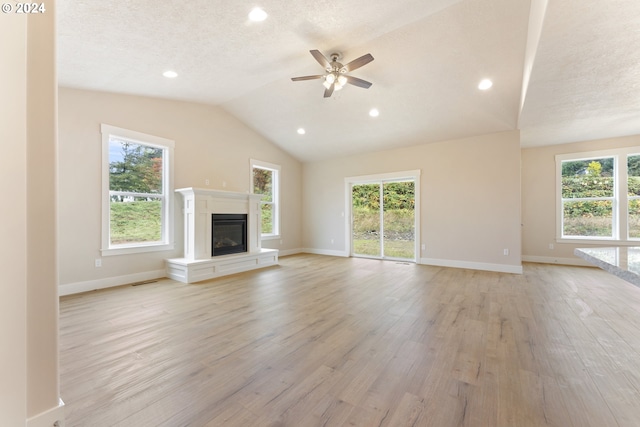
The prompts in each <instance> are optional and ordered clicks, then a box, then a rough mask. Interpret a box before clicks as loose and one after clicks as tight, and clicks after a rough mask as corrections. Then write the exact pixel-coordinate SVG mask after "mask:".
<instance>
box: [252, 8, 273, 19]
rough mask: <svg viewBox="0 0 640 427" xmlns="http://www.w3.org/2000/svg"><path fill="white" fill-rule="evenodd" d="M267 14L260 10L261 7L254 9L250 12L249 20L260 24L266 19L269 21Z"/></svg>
mask: <svg viewBox="0 0 640 427" xmlns="http://www.w3.org/2000/svg"><path fill="white" fill-rule="evenodd" d="M267 16H269V15H267V12H265V11H264V10H262V9H260V8H259V7H254V8H253V9H252V10H251V12H249V20H251V21H253V22H260V21H264V20H265V19H267Z"/></svg>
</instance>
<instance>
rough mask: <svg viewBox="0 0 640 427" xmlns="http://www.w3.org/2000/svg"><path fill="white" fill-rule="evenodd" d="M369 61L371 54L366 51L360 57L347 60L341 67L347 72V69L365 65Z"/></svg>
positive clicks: (351, 69)
mask: <svg viewBox="0 0 640 427" xmlns="http://www.w3.org/2000/svg"><path fill="white" fill-rule="evenodd" d="M371 61H373V56H371V54H370V53H367V54H366V55H362V56H361V57H360V58H357V59H354V60H353V61H351V62H349V63H348V64H347V65H345V66H344V67H343V68H344V69H346V72H347V73H348V72H349V71H353V70H356V69H358V68H360V67H362V66H363V65H367V64H368V63H369V62H371Z"/></svg>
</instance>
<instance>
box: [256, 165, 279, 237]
mask: <svg viewBox="0 0 640 427" xmlns="http://www.w3.org/2000/svg"><path fill="white" fill-rule="evenodd" d="M254 169H264V170H269V171H271V172H273V183H272V186H271V191H272V194H271V200H272V201H271V202H264V201H262V200H260V218H261V219H262V205H264V204H270V205H271V206H272V212H273V214H272V217H271V219H272V221H273V224H272V226H273V228H272V229H273V233H262V222H261V223H260V225H259V228H260V239H261V240H276V239H280V175H281V167H280V165H277V164H275V163H269V162H264V161H262V160H256V159H250V175H251V183H250V187H249V188H250V189H251V194H255V193H254V178H253V170H254Z"/></svg>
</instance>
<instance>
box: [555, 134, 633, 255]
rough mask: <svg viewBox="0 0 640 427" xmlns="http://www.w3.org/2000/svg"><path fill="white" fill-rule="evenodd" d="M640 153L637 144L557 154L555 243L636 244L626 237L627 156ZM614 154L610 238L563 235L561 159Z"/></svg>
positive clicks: (591, 157)
mask: <svg viewBox="0 0 640 427" xmlns="http://www.w3.org/2000/svg"><path fill="white" fill-rule="evenodd" d="M637 154H640V147H638V146H635V147H625V148H614V149H610V150H597V151H585V152H580V153H567V154H557V155H556V156H555V158H556V242H562V243H576V244H585V243H596V244H597V243H615V244H616V245H622V246H637V245H638V242H639V241H640V239H629V238H628V230H627V228H628V227H627V217H628V200H629V199H630V198H631V197H632V196H628V195H627V156H629V155H637ZM604 157H613V162H614V172H615V180H614V198H613V213H612V215H613V237H595V236H584V237H581V236H568V237H564V236H563V235H562V225H563V205H562V162H563V161H579V160H590V159H598V158H604Z"/></svg>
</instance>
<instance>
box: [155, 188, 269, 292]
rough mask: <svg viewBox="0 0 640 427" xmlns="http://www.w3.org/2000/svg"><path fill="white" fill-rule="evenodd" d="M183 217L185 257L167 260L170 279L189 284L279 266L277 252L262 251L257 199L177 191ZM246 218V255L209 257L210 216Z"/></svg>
mask: <svg viewBox="0 0 640 427" xmlns="http://www.w3.org/2000/svg"><path fill="white" fill-rule="evenodd" d="M176 193H180V194H181V195H182V200H183V216H184V257H183V258H173V259H168V260H167V273H168V276H169V277H171V278H172V279H175V280H178V281H181V282H184V283H192V282H197V281H201V280H206V279H211V278H214V277H218V276H224V275H227V274H233V273H238V272H241V271H246V270H253V269H255V268H262V267H267V266H269V265H275V264H277V263H278V251H277V250H275V249H262V247H261V240H260V232H261V231H260V223H261V221H260V197H261V196H260V195H257V194H246V193H237V192H232V191H222V190H209V189H205V188H193V187H189V188H180V189H178V190H176ZM220 213H222V214H246V215H247V252H244V253H239V254H231V255H222V256H216V257H212V253H211V235H212V233H211V218H212V215H213V214H220Z"/></svg>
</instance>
